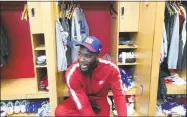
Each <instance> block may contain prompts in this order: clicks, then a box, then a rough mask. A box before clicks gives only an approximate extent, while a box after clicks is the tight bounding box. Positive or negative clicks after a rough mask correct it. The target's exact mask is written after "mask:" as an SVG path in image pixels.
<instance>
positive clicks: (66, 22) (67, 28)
mask: <svg viewBox="0 0 187 117" xmlns="http://www.w3.org/2000/svg"><path fill="white" fill-rule="evenodd" d="M62 11H63V12H62V18H61V25H62V28H63V29H64V31H65V32H67V33H68V37H67V43H68V41H71V35H70V24H69V20H68V19H67V18H66V12H67V11H68V10H67V9H66V8H63V9H62ZM67 45H68V44H67ZM66 60H67V66H70V65H71V64H72V60H71V47H69V46H67V51H66Z"/></svg>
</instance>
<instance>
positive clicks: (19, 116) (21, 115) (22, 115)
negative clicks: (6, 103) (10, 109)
mask: <svg viewBox="0 0 187 117" xmlns="http://www.w3.org/2000/svg"><path fill="white" fill-rule="evenodd" d="M15 116H17V117H36V116H37V115H36V114H33V113H31V114H26V113H19V114H15V113H14V114H12V115H7V117H15Z"/></svg>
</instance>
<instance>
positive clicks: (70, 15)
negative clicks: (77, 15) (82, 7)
mask: <svg viewBox="0 0 187 117" xmlns="http://www.w3.org/2000/svg"><path fill="white" fill-rule="evenodd" d="M76 7H77V5H76V4H74V5H73V8H72V10H71V12H70V14H69V17H68V18H69V19H71V17H72V15H73V12H74V10H75V8H76Z"/></svg>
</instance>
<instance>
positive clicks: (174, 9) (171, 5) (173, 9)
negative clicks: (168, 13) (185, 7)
mask: <svg viewBox="0 0 187 117" xmlns="http://www.w3.org/2000/svg"><path fill="white" fill-rule="evenodd" d="M169 5H170V8H171V10H172V11H173V12H174V13H176V12H178V11H177V9H176V8H175V7H174V6H173V4H172V3H171V1H170V3H169Z"/></svg>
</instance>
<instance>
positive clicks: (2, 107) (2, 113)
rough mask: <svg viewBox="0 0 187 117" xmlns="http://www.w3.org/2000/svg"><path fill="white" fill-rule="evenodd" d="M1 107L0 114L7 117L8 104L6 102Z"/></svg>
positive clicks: (1, 103)
mask: <svg viewBox="0 0 187 117" xmlns="http://www.w3.org/2000/svg"><path fill="white" fill-rule="evenodd" d="M0 107H1V110H0V112H1V117H5V116H6V114H7V112H6V111H7V110H6V109H7V108H6V103H5V102H0Z"/></svg>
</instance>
